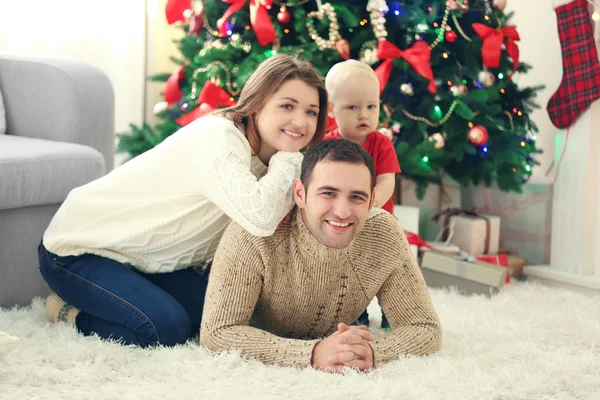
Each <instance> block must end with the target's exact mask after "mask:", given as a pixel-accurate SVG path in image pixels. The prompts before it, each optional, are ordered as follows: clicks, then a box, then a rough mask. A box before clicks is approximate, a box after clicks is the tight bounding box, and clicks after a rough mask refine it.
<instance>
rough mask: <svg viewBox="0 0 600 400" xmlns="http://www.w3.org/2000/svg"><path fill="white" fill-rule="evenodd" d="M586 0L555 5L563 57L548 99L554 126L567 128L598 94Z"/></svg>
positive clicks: (598, 66) (599, 77) (599, 67)
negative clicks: (558, 77)
mask: <svg viewBox="0 0 600 400" xmlns="http://www.w3.org/2000/svg"><path fill="white" fill-rule="evenodd" d="M587 4H588V3H587V1H586V0H574V1H572V2H570V3H568V4H565V5H562V6H560V7H557V8H556V16H557V19H558V36H559V39H560V46H561V51H562V59H563V78H562V82H561V83H560V86H559V88H558V90H557V91H556V93H554V95H553V96H552V98H550V101H549V102H548V107H547V110H548V114H549V115H550V119H551V120H552V123H553V124H554V125H555V126H556V127H557V128H561V129H563V128H567V127H569V126H571V125H572V124H573V122H575V120H576V119H577V118H578V117H579V115H581V113H583V112H584V111H585V110H587V109H588V107H589V106H590V104H591V103H592V102H593V101H594V100H596V99H597V98H599V97H600V63H599V62H598V53H597V51H596V45H595V44H594V33H593V31H592V23H591V21H590V17H589V14H588V9H587Z"/></svg>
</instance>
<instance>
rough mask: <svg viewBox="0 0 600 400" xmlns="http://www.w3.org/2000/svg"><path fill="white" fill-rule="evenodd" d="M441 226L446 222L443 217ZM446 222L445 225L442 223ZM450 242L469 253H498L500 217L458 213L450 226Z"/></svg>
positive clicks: (450, 221) (452, 218) (448, 227)
mask: <svg viewBox="0 0 600 400" xmlns="http://www.w3.org/2000/svg"><path fill="white" fill-rule="evenodd" d="M441 220H442V222H440V226H441V227H444V226H445V224H446V222H445V221H444V218H442V219H441ZM442 224H444V225H442ZM446 229H449V231H450V232H449V234H452V237H451V238H450V242H452V243H454V244H455V245H457V246H458V247H460V249H461V250H464V251H466V252H467V253H469V254H490V253H497V252H498V246H499V244H500V217H498V216H495V215H478V216H471V215H456V216H453V217H450V219H449V222H448V226H447V227H446Z"/></svg>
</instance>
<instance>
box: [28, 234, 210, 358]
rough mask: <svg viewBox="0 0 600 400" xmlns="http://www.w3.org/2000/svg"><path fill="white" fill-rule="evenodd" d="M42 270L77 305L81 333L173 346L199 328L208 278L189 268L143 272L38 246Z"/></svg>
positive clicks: (63, 297) (57, 288) (104, 337)
mask: <svg viewBox="0 0 600 400" xmlns="http://www.w3.org/2000/svg"><path fill="white" fill-rule="evenodd" d="M38 255H39V260H40V272H41V274H42V276H43V277H44V279H45V280H46V282H47V283H48V285H49V286H50V287H51V288H52V290H54V291H55V292H56V294H58V296H60V297H61V298H62V299H63V300H64V301H65V302H67V303H68V304H70V305H72V306H74V307H76V308H77V309H79V310H81V312H80V313H79V314H78V315H77V318H76V327H77V329H78V330H79V331H80V332H81V333H82V334H83V335H85V336H89V335H93V334H96V335H98V336H100V337H101V338H103V339H114V340H119V341H121V342H122V343H124V344H134V345H139V346H141V347H147V346H152V345H163V346H174V345H177V344H181V343H185V342H186V341H187V340H188V339H189V338H191V337H193V336H195V335H197V334H199V332H200V321H201V319H202V309H203V307H204V295H205V294H206V286H207V284H208V278H207V277H206V276H204V275H202V274H200V273H199V272H197V271H196V270H195V269H193V268H188V269H184V270H179V271H175V272H171V273H163V274H144V273H142V272H139V271H136V270H134V269H132V268H131V267H129V266H126V265H125V264H121V263H119V262H117V261H114V260H111V259H108V258H105V257H100V256H96V255H93V254H83V255H81V256H65V257H60V256H57V255H56V254H53V253H51V252H49V251H48V250H46V248H45V247H44V245H43V244H40V246H39V249H38Z"/></svg>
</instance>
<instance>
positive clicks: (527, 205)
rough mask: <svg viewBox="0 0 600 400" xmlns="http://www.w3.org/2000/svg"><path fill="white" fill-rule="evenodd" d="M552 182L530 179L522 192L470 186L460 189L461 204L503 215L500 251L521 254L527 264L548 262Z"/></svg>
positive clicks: (495, 187) (469, 207)
mask: <svg viewBox="0 0 600 400" xmlns="http://www.w3.org/2000/svg"><path fill="white" fill-rule="evenodd" d="M551 183H552V182H551V180H544V179H541V178H538V179H537V180H536V179H532V180H531V181H529V182H527V183H526V184H524V185H523V187H522V190H523V193H514V192H504V191H502V190H500V189H499V188H498V187H497V186H496V185H492V186H491V187H490V188H486V187H484V186H483V185H482V186H469V187H467V188H465V189H463V192H462V200H463V207H464V208H468V209H471V208H475V209H477V210H478V211H480V212H482V213H486V214H493V215H498V216H500V218H502V226H501V227H500V247H501V248H502V249H503V251H505V250H506V251H508V252H509V253H510V254H512V255H518V256H521V257H522V258H523V259H524V260H525V261H526V262H527V264H529V265H543V264H549V263H550V245H551V236H552V191H551V189H550V188H551ZM519 267H520V268H521V269H522V266H521V265H519Z"/></svg>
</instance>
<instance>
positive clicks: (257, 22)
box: [217, 0, 277, 46]
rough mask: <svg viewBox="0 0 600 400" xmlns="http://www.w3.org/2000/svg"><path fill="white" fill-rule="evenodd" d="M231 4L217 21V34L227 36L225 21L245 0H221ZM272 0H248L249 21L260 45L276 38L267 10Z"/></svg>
mask: <svg viewBox="0 0 600 400" xmlns="http://www.w3.org/2000/svg"><path fill="white" fill-rule="evenodd" d="M223 1H224V2H225V3H227V4H231V6H230V7H229V8H228V9H227V11H225V14H223V16H222V17H221V18H219V20H218V21H217V27H218V28H219V34H220V35H221V36H229V35H228V33H227V26H226V25H225V23H226V22H227V20H228V19H229V18H230V17H231V16H232V15H233V14H235V13H236V12H238V11H239V10H240V9H241V8H242V7H244V5H245V4H246V0H223ZM272 5H273V0H250V23H251V24H252V28H253V29H254V33H255V34H256V38H257V39H258V43H260V45H261V46H266V45H267V44H269V43H272V42H274V41H276V40H277V33H276V32H275V27H274V26H273V22H272V21H271V17H270V16H269V12H268V10H269V9H271V6H272Z"/></svg>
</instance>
